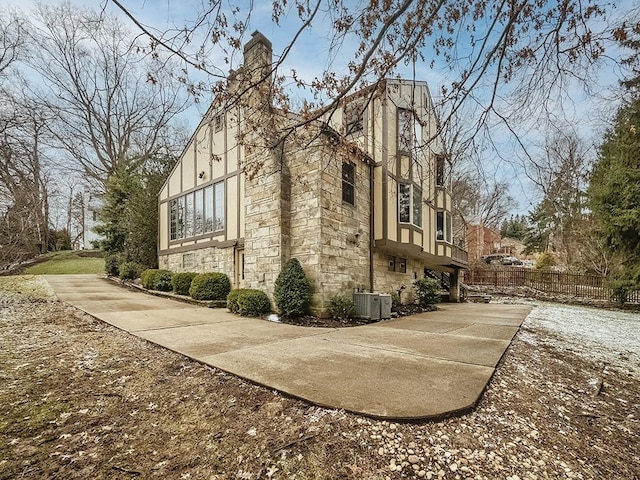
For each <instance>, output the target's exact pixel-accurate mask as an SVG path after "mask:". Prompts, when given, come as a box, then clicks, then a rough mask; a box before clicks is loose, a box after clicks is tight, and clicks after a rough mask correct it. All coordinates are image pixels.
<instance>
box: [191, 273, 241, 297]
mask: <svg viewBox="0 0 640 480" xmlns="http://www.w3.org/2000/svg"><path fill="white" fill-rule="evenodd" d="M230 291H231V282H230V281H229V277H227V276H226V275H225V274H224V273H218V272H212V273H200V274H198V275H196V276H195V277H193V280H192V281H191V287H190V288H189V295H191V298H193V299H194V300H224V299H225V298H227V295H229V292H230Z"/></svg>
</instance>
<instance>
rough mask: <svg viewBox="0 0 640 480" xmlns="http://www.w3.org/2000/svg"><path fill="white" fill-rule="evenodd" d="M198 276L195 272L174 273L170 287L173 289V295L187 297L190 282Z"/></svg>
mask: <svg viewBox="0 0 640 480" xmlns="http://www.w3.org/2000/svg"><path fill="white" fill-rule="evenodd" d="M196 275H198V274H197V273H195V272H180V273H174V274H173V277H171V286H172V287H173V293H177V294H178V295H189V288H191V281H192V280H193V279H194V277H195V276H196Z"/></svg>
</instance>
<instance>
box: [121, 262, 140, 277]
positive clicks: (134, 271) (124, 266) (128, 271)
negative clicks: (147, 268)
mask: <svg viewBox="0 0 640 480" xmlns="http://www.w3.org/2000/svg"><path fill="white" fill-rule="evenodd" d="M139 274H140V264H139V263H136V262H122V263H121V264H120V265H119V266H118V276H119V277H120V279H122V280H135V279H136V278H138V275H139Z"/></svg>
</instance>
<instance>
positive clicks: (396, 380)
mask: <svg viewBox="0 0 640 480" xmlns="http://www.w3.org/2000/svg"><path fill="white" fill-rule="evenodd" d="M45 278H46V279H47V281H48V282H49V284H50V285H51V286H52V288H53V289H54V291H55V292H56V294H57V295H58V298H60V299H61V300H64V301H66V302H67V303H69V304H71V305H74V306H76V307H77V308H80V309H81V310H83V311H85V312H87V313H89V314H91V315H93V316H95V317H96V318H99V319H102V320H103V321H105V322H108V323H110V324H112V325H114V326H116V327H118V328H121V329H123V330H126V331H128V332H130V333H132V334H134V335H137V336H139V337H142V338H145V339H147V340H149V341H152V342H154V343H156V344H158V345H161V346H163V347H166V348H169V349H171V350H174V351H176V352H179V353H182V354H184V355H187V356H189V357H191V358H193V359H195V360H198V361H200V362H203V363H206V364H208V365H211V366H213V367H216V368H219V369H222V370H225V371H227V372H230V373H232V374H235V375H238V376H240V377H243V378H246V379H248V380H250V381H252V382H255V383H257V384H261V385H265V386H267V387H269V388H273V389H276V390H280V391H282V392H284V393H287V394H289V395H292V396H294V397H297V398H301V399H304V400H307V401H309V402H312V403H314V404H317V405H321V406H325V407H330V408H342V409H345V410H349V411H353V412H356V413H361V414H365V415H370V416H373V417H378V418H388V419H395V420H399V419H413V420H417V419H428V418H438V417H442V416H444V415H449V414H452V413H455V412H461V411H464V410H468V409H471V408H473V407H474V406H475V405H476V403H477V401H478V400H479V399H480V397H481V395H482V392H483V391H484V389H485V387H486V385H487V383H488V382H489V380H490V379H491V376H492V375H493V372H494V367H495V366H496V365H497V364H498V362H499V361H500V358H501V357H502V355H503V354H504V352H505V350H506V349H507V348H508V346H509V343H510V341H511V339H512V338H513V335H515V333H516V332H517V330H518V328H519V326H520V324H521V323H522V321H523V320H524V319H525V318H526V316H527V315H528V314H529V312H530V310H531V307H530V306H524V305H495V304H445V305H442V306H441V308H439V310H438V311H435V312H429V313H424V314H420V315H415V316H411V317H404V318H399V319H395V320H389V321H383V322H379V323H377V324H374V325H366V326H360V327H351V328H340V329H326V328H324V329H322V328H310V327H299V326H293V325H284V324H279V323H273V322H268V321H265V320H262V319H253V318H242V317H238V316H236V315H232V314H230V313H229V312H227V311H226V310H225V309H211V308H205V307H194V306H193V305H188V304H185V303H181V302H178V301H176V300H171V299H165V298H159V297H152V296H149V295H146V294H145V293H143V292H139V291H134V290H130V289H127V288H123V287H121V286H119V285H116V284H114V283H113V282H111V281H108V280H106V279H104V278H99V277H96V276H92V275H77V276H74V275H65V276H46V277H45Z"/></svg>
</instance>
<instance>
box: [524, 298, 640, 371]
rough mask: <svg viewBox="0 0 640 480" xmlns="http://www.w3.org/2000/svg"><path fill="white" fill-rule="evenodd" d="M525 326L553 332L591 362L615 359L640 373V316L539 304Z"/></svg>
mask: <svg viewBox="0 0 640 480" xmlns="http://www.w3.org/2000/svg"><path fill="white" fill-rule="evenodd" d="M524 326H526V327H532V328H540V327H541V328H544V329H546V330H549V331H550V332H552V333H553V334H555V335H558V336H559V337H561V338H562V341H563V342H566V343H567V344H568V345H569V347H570V348H572V349H575V350H576V351H578V352H579V353H580V354H581V355H583V356H586V357H588V358H593V359H596V360H597V361H602V362H605V363H611V362H612V359H614V360H615V362H614V363H620V364H623V365H626V366H630V367H632V368H633V369H635V370H637V371H638V372H640V314H638V313H633V312H623V311H619V310H604V309H598V308H593V307H582V306H576V305H561V304H554V303H543V302H539V303H538V302H536V304H535V307H534V308H533V310H532V311H531V313H530V314H529V316H528V317H527V319H526V320H525V322H524ZM549 341H550V342H551V343H553V339H551V338H550V339H549ZM565 346H566V345H565Z"/></svg>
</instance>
